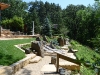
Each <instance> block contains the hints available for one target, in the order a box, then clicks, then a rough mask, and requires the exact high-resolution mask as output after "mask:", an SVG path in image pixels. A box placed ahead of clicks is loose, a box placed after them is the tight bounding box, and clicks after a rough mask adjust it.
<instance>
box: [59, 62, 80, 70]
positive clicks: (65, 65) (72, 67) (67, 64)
mask: <svg viewBox="0 0 100 75" xmlns="http://www.w3.org/2000/svg"><path fill="white" fill-rule="evenodd" d="M59 66H60V67H63V68H66V69H68V70H80V65H77V64H75V63H72V62H69V61H64V62H59Z"/></svg>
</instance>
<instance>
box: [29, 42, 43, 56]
mask: <svg viewBox="0 0 100 75" xmlns="http://www.w3.org/2000/svg"><path fill="white" fill-rule="evenodd" d="M31 49H32V50H35V51H36V52H37V55H38V56H41V57H44V50H43V44H42V41H34V42H31Z"/></svg>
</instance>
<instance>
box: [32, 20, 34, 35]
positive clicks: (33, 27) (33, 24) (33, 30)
mask: <svg viewBox="0 0 100 75" xmlns="http://www.w3.org/2000/svg"><path fill="white" fill-rule="evenodd" d="M32 35H34V21H33V29H32Z"/></svg>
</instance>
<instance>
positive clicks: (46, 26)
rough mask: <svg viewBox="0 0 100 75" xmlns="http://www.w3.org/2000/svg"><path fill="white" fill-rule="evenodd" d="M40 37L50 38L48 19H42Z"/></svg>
mask: <svg viewBox="0 0 100 75" xmlns="http://www.w3.org/2000/svg"><path fill="white" fill-rule="evenodd" d="M42 35H46V36H50V37H51V35H52V32H51V25H50V22H49V19H48V18H47V17H46V18H45V19H44V24H43V26H42Z"/></svg>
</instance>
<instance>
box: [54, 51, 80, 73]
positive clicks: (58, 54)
mask: <svg viewBox="0 0 100 75" xmlns="http://www.w3.org/2000/svg"><path fill="white" fill-rule="evenodd" d="M55 53H57V66H56V71H57V72H59V58H61V59H64V60H67V61H70V62H72V63H75V64H77V65H81V63H80V62H78V61H77V60H76V59H72V58H70V57H68V56H66V55H63V54H61V53H58V52H55Z"/></svg>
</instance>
